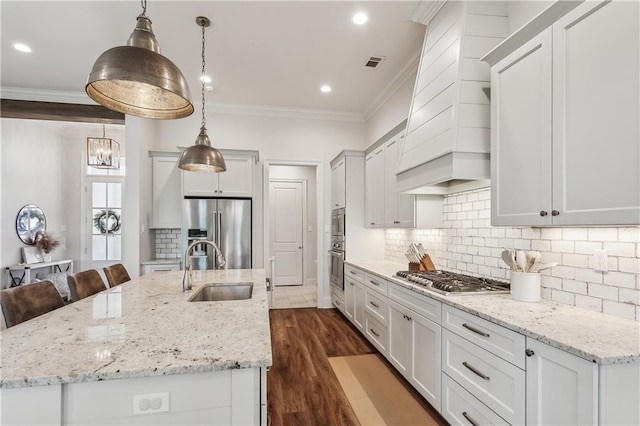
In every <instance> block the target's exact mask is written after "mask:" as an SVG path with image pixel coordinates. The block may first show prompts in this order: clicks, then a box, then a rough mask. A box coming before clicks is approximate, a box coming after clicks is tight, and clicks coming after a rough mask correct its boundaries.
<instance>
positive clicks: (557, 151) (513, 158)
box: [484, 1, 640, 226]
mask: <svg viewBox="0 0 640 426" xmlns="http://www.w3.org/2000/svg"><path fill="white" fill-rule="evenodd" d="M576 4H577V3H575V2H556V4H553V5H552V6H550V7H549V9H548V10H546V11H545V12H543V13H542V14H541V15H540V16H538V17H536V18H534V19H533V20H532V21H531V22H530V23H528V24H527V25H525V26H524V27H523V28H522V29H521V30H519V31H517V32H516V33H514V34H513V35H512V36H511V37H510V38H509V39H507V40H506V41H505V42H504V43H503V44H502V45H500V46H498V47H497V48H496V49H494V50H493V51H492V52H490V53H489V54H488V55H487V56H486V57H485V58H484V60H485V61H486V62H488V63H489V64H490V65H491V98H492V102H491V108H492V111H491V116H492V124H491V131H492V137H491V158H492V160H491V162H492V164H491V169H492V178H491V179H492V209H491V212H492V224H493V225H534V226H535V225H560V226H563V225H627V224H628V225H636V224H638V223H640V219H639V218H640V169H639V168H638V167H637V166H638V158H639V156H640V144H638V140H640V127H639V126H638V116H639V115H640V79H638V75H639V74H640V20H639V19H638V15H639V13H640V10H639V8H640V5H639V3H638V2H625V1H597V2H596V1H594V2H584V3H582V4H579V5H577V6H576ZM567 9H570V10H567ZM531 34H534V36H533V38H532V37H531ZM594 52H597V53H594ZM594 171H595V172H594ZM524 194H526V195H524Z"/></svg>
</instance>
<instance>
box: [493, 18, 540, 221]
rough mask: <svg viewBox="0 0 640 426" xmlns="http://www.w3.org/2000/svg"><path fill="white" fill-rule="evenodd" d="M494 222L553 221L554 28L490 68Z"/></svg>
mask: <svg viewBox="0 0 640 426" xmlns="http://www.w3.org/2000/svg"><path fill="white" fill-rule="evenodd" d="M491 101H492V102H491V108H492V111H491V224H492V225H494V226H495V225H544V224H551V210H552V209H551V137H552V131H551V116H552V111H551V29H550V28H549V29H547V30H545V31H543V32H542V33H540V34H539V35H537V36H536V37H534V38H533V39H531V40H530V41H529V42H527V43H526V44H524V45H523V46H521V47H520V48H519V49H517V50H516V51H514V52H513V53H511V54H510V55H509V56H507V57H506V58H504V59H503V60H502V61H500V62H498V63H497V64H495V65H494V66H493V67H492V68H491Z"/></svg>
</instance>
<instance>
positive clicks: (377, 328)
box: [364, 312, 388, 356]
mask: <svg viewBox="0 0 640 426" xmlns="http://www.w3.org/2000/svg"><path fill="white" fill-rule="evenodd" d="M364 325H365V327H364V334H365V336H366V337H367V339H368V340H369V341H370V342H371V343H372V344H373V346H375V347H376V348H377V349H378V350H379V351H380V353H381V354H383V355H384V356H387V345H388V335H387V327H386V326H385V325H383V324H381V323H380V322H379V321H377V320H376V319H375V318H374V317H373V315H371V314H370V313H369V312H365V314H364Z"/></svg>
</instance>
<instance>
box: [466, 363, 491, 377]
mask: <svg viewBox="0 0 640 426" xmlns="http://www.w3.org/2000/svg"><path fill="white" fill-rule="evenodd" d="M462 365H464V366H465V367H467V368H468V369H469V370H471V371H472V372H474V373H475V374H477V375H478V376H480V377H482V378H483V379H484V380H491V377H489V376H487V375H484V374H482V373H481V372H479V371H478V370H476V369H475V368H473V367H472V366H470V365H469V364H467V361H464V362H463V363H462Z"/></svg>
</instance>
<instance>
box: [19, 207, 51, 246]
mask: <svg viewBox="0 0 640 426" xmlns="http://www.w3.org/2000/svg"><path fill="white" fill-rule="evenodd" d="M46 229H47V218H46V217H44V213H43V212H42V209H41V208H40V207H38V206H36V205H33V204H27V205H26V206H24V207H23V208H21V209H20V211H19V212H18V217H17V218H16V232H17V233H18V237H19V238H20V240H21V241H22V242H23V243H25V244H28V245H30V246H32V245H34V244H35V241H34V238H33V237H34V235H35V233H36V232H38V231H46Z"/></svg>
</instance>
